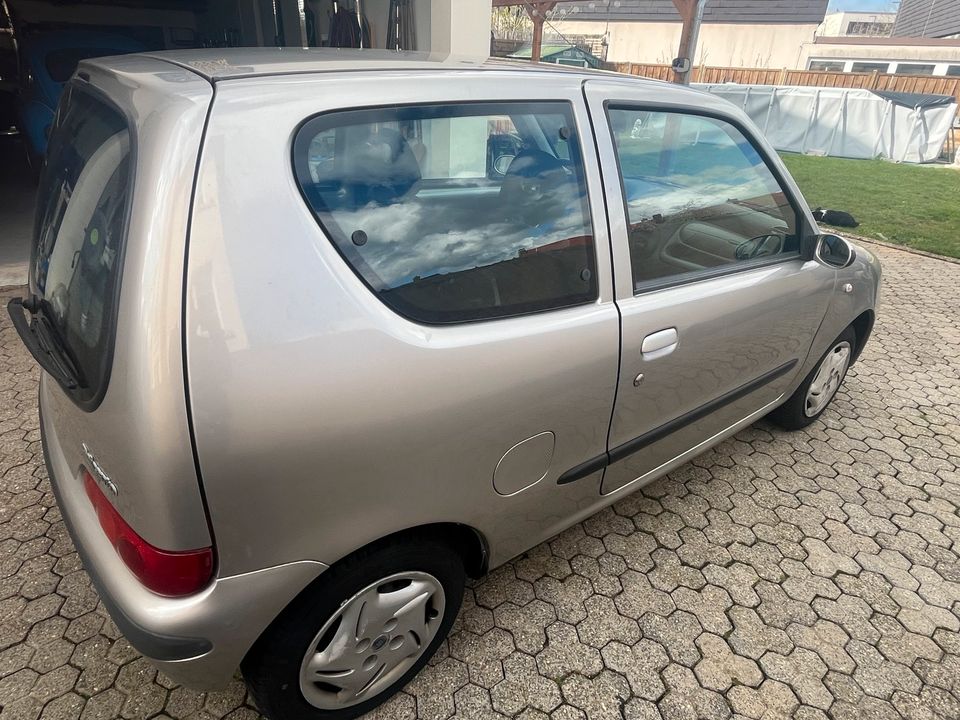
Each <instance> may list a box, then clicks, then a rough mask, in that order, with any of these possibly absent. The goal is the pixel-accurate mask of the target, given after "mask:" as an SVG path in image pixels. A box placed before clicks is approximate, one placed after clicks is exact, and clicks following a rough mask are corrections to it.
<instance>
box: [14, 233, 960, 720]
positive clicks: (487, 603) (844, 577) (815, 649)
mask: <svg viewBox="0 0 960 720" xmlns="http://www.w3.org/2000/svg"><path fill="white" fill-rule="evenodd" d="M875 249H876V250H877V252H879V254H880V255H881V257H882V260H883V262H884V269H885V275H886V282H885V287H884V293H883V306H882V310H881V313H882V314H881V317H880V320H879V322H878V324H877V328H876V331H875V333H874V339H873V340H872V342H871V344H870V345H869V346H868V348H867V351H866V353H865V354H864V356H863V359H862V361H861V363H860V364H859V365H857V366H856V368H855V369H854V370H853V371H852V373H851V375H850V377H848V379H847V382H846V385H845V389H844V390H843V391H842V392H841V394H840V395H839V396H838V398H837V400H836V402H835V403H834V405H833V408H832V409H831V410H830V411H829V412H828V413H827V414H826V415H825V416H824V418H823V420H822V421H821V422H818V423H816V424H815V425H814V426H812V427H811V428H810V429H809V430H808V431H805V432H798V433H784V432H781V431H778V430H775V429H773V428H772V427H771V426H769V425H767V424H765V423H760V424H758V425H756V426H755V427H753V428H751V429H748V430H746V431H744V432H741V433H740V434H739V435H737V436H736V437H735V438H733V439H731V440H729V441H727V442H725V443H723V444H722V445H721V446H719V447H718V448H716V449H715V450H714V451H712V452H710V453H708V454H706V455H704V456H702V457H700V458H699V459H697V460H695V461H694V462H693V463H691V464H688V465H686V466H684V467H683V468H681V469H680V470H678V471H677V472H675V473H673V474H672V475H670V476H669V477H668V478H665V479H663V480H661V481H658V482H655V483H653V484H652V485H650V486H648V487H647V488H645V489H644V490H643V491H642V492H638V493H636V494H635V495H633V496H632V497H629V498H627V499H625V500H622V501H621V502H619V503H617V504H616V505H614V506H613V507H612V508H610V509H608V510H605V511H604V512H601V513H600V514H598V515H596V516H595V517H593V518H591V519H590V520H588V521H586V522H584V523H583V524H581V525H577V526H576V527H574V528H572V529H571V530H568V531H567V532H565V533H563V534H562V535H560V536H558V537H556V538H554V539H553V540H551V541H550V542H548V543H545V544H543V545H540V546H539V547H537V548H535V549H533V550H531V551H530V552H529V553H527V555H526V556H524V557H523V558H520V559H517V560H516V561H514V562H512V563H510V564H508V565H507V566H505V567H502V568H500V569H498V570H496V571H495V572H493V573H492V574H491V575H490V576H488V577H487V578H485V579H484V580H482V581H480V582H478V583H476V584H474V585H473V587H472V589H471V590H468V592H467V596H466V598H465V605H464V608H463V611H462V613H461V615H460V618H459V620H458V622H457V625H456V626H455V631H454V632H453V634H452V635H451V637H450V639H449V641H448V642H447V643H445V645H444V646H443V647H442V648H441V651H440V653H439V654H438V656H437V658H436V659H435V660H434V661H433V662H432V664H431V666H430V667H429V668H428V669H427V670H426V671H425V672H423V673H422V674H421V675H420V677H418V678H417V679H416V680H415V681H414V682H413V683H412V684H411V685H410V686H409V688H408V689H407V691H406V692H404V693H402V694H400V695H398V696H397V697H396V698H395V699H394V700H393V701H392V702H391V703H389V704H388V705H387V706H386V707H385V708H383V709H382V710H381V711H380V713H379V715H380V716H381V717H383V718H413V717H422V718H446V717H450V716H452V715H456V716H457V717H462V718H473V717H484V718H486V717H490V718H494V717H501V716H512V717H520V718H524V719H525V720H534V719H535V718H546V717H548V716H549V717H551V718H557V719H563V720H574V719H575V718H583V717H584V716H586V717H587V718H590V719H591V720H593V719H597V720H600V719H602V718H657V717H662V718H665V719H666V720H684V719H686V718H711V719H712V718H727V717H731V716H736V717H748V718H778V717H791V716H792V717H795V718H798V719H801V718H802V719H803V720H815V719H817V718H824V717H833V718H838V719H843V718H887V717H900V716H903V717H908V718H916V719H918V720H919V719H921V718H947V719H949V720H958V718H960V514H958V509H960V265H953V264H949V263H946V262H942V261H939V260H935V259H930V258H925V257H920V256H916V255H910V254H907V253H903V252H900V251H895V250H889V249H885V248H880V247H876V248H875ZM0 323H2V325H0V328H2V329H0V476H2V480H0V523H2V524H0V623H2V625H0V628H2V629H0V706H2V707H3V711H2V713H0V718H2V720H12V719H13V718H36V717H38V716H42V717H45V718H47V717H49V718H78V717H80V718H110V719H112V718H116V717H123V718H154V717H164V718H165V717H168V716H169V717H171V718H222V717H228V718H232V719H234V720H237V719H239V718H256V717H257V713H256V711H255V710H254V709H253V708H252V703H251V702H250V700H249V699H248V698H247V697H246V694H245V691H244V688H243V685H242V683H241V682H240V681H239V680H236V681H234V682H233V684H232V685H231V686H230V687H229V688H228V689H227V690H226V691H223V692H216V693H207V694H203V693H197V692H193V691H190V690H185V689H183V688H179V687H176V686H174V685H173V684H172V683H171V682H170V681H168V680H167V679H166V678H164V677H163V676H162V675H158V674H157V672H156V671H155V670H154V669H153V668H152V667H151V665H150V664H149V663H148V662H147V661H146V660H144V659H143V658H141V657H139V656H138V654H137V653H136V652H135V651H134V650H132V649H131V647H130V646H129V644H128V643H127V642H126V641H125V640H124V639H123V638H122V637H121V636H120V635H119V633H118V632H117V630H116V628H115V627H114V625H113V623H112V622H111V621H110V620H109V619H108V618H107V615H106V613H105V611H104V610H103V607H102V605H100V604H99V601H98V598H97V595H96V592H95V591H94V590H93V589H92V588H91V586H90V582H89V579H88V578H87V575H86V574H85V573H84V571H83V569H82V568H81V567H80V562H79V561H78V559H77V555H76V553H75V552H74V550H73V547H72V545H71V542H70V539H69V537H68V536H67V534H66V531H65V530H64V526H63V523H62V522H61V519H60V514H59V512H58V510H57V508H56V505H55V503H54V500H53V495H52V494H51V491H50V487H49V484H48V481H47V479H46V472H45V470H44V468H43V464H42V460H41V451H40V438H39V432H38V430H37V413H36V408H35V405H36V382H37V370H36V368H35V367H34V365H33V363H32V362H31V361H30V359H29V358H28V357H27V355H26V353H25V352H24V351H23V350H22V348H21V347H20V345H19V343H18V341H17V339H16V337H15V333H14V331H13V330H12V329H11V327H10V324H9V322H8V321H7V320H6V314H5V313H4V319H3V320H2V321H0Z"/></svg>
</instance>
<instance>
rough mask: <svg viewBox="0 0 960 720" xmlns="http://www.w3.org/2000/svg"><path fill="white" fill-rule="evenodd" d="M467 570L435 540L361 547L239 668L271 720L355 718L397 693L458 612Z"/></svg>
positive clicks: (296, 603)
mask: <svg viewBox="0 0 960 720" xmlns="http://www.w3.org/2000/svg"><path fill="white" fill-rule="evenodd" d="M464 581H465V573H464V568H463V561H462V559H461V558H460V556H459V554H458V553H456V552H455V551H454V550H452V549H451V548H450V547H448V546H447V545H446V544H444V543H443V542H442V541H440V540H434V539H422V540H416V541H413V542H409V543H407V544H405V545H403V546H399V547H390V546H386V545H384V546H380V547H376V548H373V549H370V550H364V551H361V552H360V553H358V554H356V555H354V556H352V557H350V558H348V559H347V560H345V561H343V562H342V563H341V564H338V565H336V566H334V567H333V568H331V569H330V570H328V571H327V572H326V573H324V574H323V575H322V576H321V577H320V578H318V580H317V582H316V583H314V584H313V585H311V586H310V587H309V588H307V590H305V591H304V592H303V593H302V594H301V595H300V597H298V598H297V599H296V600H295V601H294V602H293V603H292V604H291V605H290V607H289V608H287V609H286V610H285V611H284V612H283V614H282V615H281V616H280V617H279V618H278V619H277V621H276V622H274V624H273V625H271V627H270V628H269V629H268V630H267V632H266V633H265V634H264V636H263V637H262V638H261V639H260V640H259V641H258V643H257V645H256V646H255V647H254V649H253V650H252V651H251V652H250V655H249V656H248V657H247V659H246V660H245V661H244V664H243V674H244V677H245V679H246V681H247V684H248V686H249V687H250V690H251V692H252V693H253V695H254V697H255V698H256V700H257V705H258V706H259V707H260V709H261V710H262V711H263V712H264V714H265V715H267V716H268V717H270V718H271V719H272V720H292V719H293V718H297V719H303V718H316V719H317V720H319V719H320V718H324V719H330V720H333V719H334V718H336V719H338V720H339V719H341V718H354V717H357V716H359V715H362V714H364V713H366V712H369V711H370V710H372V709H373V708H375V707H376V706H377V705H380V704H381V703H382V702H384V701H385V700H387V699H388V698H389V697H390V696H392V695H393V694H394V693H396V692H397V691H398V690H400V688H402V687H403V686H404V685H405V684H406V683H407V682H408V681H409V680H411V679H412V678H413V676H414V675H416V673H417V672H418V671H419V670H420V668H422V667H423V665H424V664H426V662H427V661H428V660H429V659H430V657H431V656H432V655H433V653H434V651H435V650H436V648H437V646H438V645H439V644H440V642H442V641H443V638H444V637H446V635H447V633H448V632H449V630H450V626H451V625H452V624H453V621H454V619H455V618H456V616H457V612H458V611H459V609H460V602H461V600H462V598H463V587H464Z"/></svg>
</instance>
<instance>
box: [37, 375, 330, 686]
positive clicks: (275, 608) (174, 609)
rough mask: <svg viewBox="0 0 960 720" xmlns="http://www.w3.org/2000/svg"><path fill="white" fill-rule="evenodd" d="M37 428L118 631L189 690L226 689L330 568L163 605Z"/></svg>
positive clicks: (287, 569) (229, 585)
mask: <svg viewBox="0 0 960 720" xmlns="http://www.w3.org/2000/svg"><path fill="white" fill-rule="evenodd" d="M43 398H44V381H41V390H40V410H41V412H40V429H41V437H42V442H43V456H44V461H45V462H46V466H47V472H48V474H49V476H50V484H51V486H52V487H53V492H54V495H55V496H56V498H57V504H58V505H59V506H60V511H61V513H62V515H63V520H64V523H65V524H66V526H67V530H68V531H69V533H70V537H71V538H72V539H73V542H74V545H75V546H76V548H77V552H78V553H79V555H80V558H81V560H82V561H83V565H84V568H85V569H86V571H87V573H88V574H89V575H90V578H91V580H92V581H93V584H94V586H95V587H96V588H97V591H98V592H99V594H100V597H101V599H102V600H103V604H104V606H106V608H107V611H108V612H109V613H110V616H111V617H112V618H113V620H114V622H115V623H116V625H117V627H118V628H119V630H120V631H121V632H122V633H123V634H124V636H126V638H127V639H128V640H129V641H130V643H131V644H132V645H133V646H134V647H135V648H136V649H137V650H138V651H139V652H141V653H142V654H143V655H145V656H146V657H147V658H149V659H151V660H152V661H154V663H155V664H156V665H157V666H158V667H159V668H160V669H161V670H162V671H163V672H164V673H166V674H167V675H168V676H169V677H170V678H171V679H173V680H174V681H176V682H178V683H181V684H183V685H187V686H190V687H195V688H201V689H212V688H216V687H221V686H223V685H225V684H226V683H227V682H228V681H229V680H230V679H231V677H232V676H233V674H234V672H235V671H236V669H237V667H238V666H239V664H240V661H241V660H242V659H243V657H244V655H245V654H246V653H247V651H248V650H249V649H250V647H251V646H252V645H253V643H254V642H255V641H256V639H257V638H258V637H259V636H260V634H261V633H262V632H263V630H264V629H266V627H267V626H268V625H269V624H270V623H271V622H272V621H273V619H274V618H275V617H276V616H277V615H278V614H279V613H280V612H281V611H282V610H283V608H284V607H286V605H287V604H288V603H289V602H290V601H291V600H292V599H293V598H294V597H295V596H296V595H297V594H298V593H299V592H300V591H301V590H302V589H303V588H304V587H306V586H307V585H308V584H309V583H310V582H311V581H312V580H313V579H314V578H316V577H317V576H318V575H319V574H320V573H321V572H323V571H324V570H326V569H327V566H326V565H324V564H322V563H319V562H314V561H306V560H305V561H299V562H292V563H286V564H284V565H278V566H275V567H271V568H266V569H263V570H257V571H255V572H250V573H244V574H242V575H234V576H231V577H222V578H216V579H215V580H214V581H213V582H212V583H211V584H210V585H209V586H208V587H207V588H205V589H204V590H202V591H201V592H199V593H197V594H195V595H191V596H188V597H184V598H166V597H161V596H159V595H156V594H154V593H152V592H150V591H149V590H147V589H146V588H145V587H143V586H142V585H141V584H140V583H139V582H138V581H137V579H136V578H135V577H134V575H133V574H132V573H131V572H130V571H129V570H128V569H127V568H126V566H125V565H124V564H123V562H122V561H121V560H120V558H119V556H118V555H117V554H116V552H115V551H114V549H113V547H112V546H111V545H110V544H109V543H108V542H107V540H106V537H105V536H104V535H103V532H102V531H101V529H100V524H99V521H98V520H97V518H96V515H95V513H94V511H93V507H92V505H91V504H90V502H89V500H88V499H87V497H86V494H85V492H84V490H83V483H82V482H81V480H80V476H79V470H80V469H79V468H70V467H69V466H68V464H67V462H66V460H65V458H64V455H63V452H62V449H61V447H60V445H59V442H58V439H57V437H56V434H55V433H54V432H53V430H52V428H51V427H50V425H49V424H48V422H49V418H45V417H44V413H43V405H44V402H43Z"/></svg>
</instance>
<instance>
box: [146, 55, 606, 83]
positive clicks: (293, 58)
mask: <svg viewBox="0 0 960 720" xmlns="http://www.w3.org/2000/svg"><path fill="white" fill-rule="evenodd" d="M144 55H147V56H149V57H152V58H155V59H157V60H164V61H166V62H170V63H174V64H175V65H179V66H181V67H183V68H186V69H188V70H192V71H193V72H195V73H197V74H199V75H201V76H203V77H205V78H206V79H207V80H209V81H210V82H219V81H222V80H230V79H236V78H247V77H261V76H268V75H290V74H299V73H322V72H358V71H385V72H389V71H395V70H403V71H418V70H434V71H438V70H506V71H509V70H514V71H518V72H545V73H566V74H573V75H582V76H584V77H597V76H601V77H613V76H615V75H614V74H613V73H608V72H604V71H602V70H592V69H587V68H577V67H570V66H565V65H555V64H552V63H543V64H538V65H534V64H531V63H530V62H526V61H522V60H520V61H516V60H505V59H502V58H480V57H470V56H463V55H455V54H451V53H428V52H410V51H393V50H374V49H364V50H358V49H352V48H351V49H341V48H297V47H281V48H271V47H263V48H259V47H258V48H203V49H197V50H164V51H160V52H150V53H144Z"/></svg>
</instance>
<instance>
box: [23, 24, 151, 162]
mask: <svg viewBox="0 0 960 720" xmlns="http://www.w3.org/2000/svg"><path fill="white" fill-rule="evenodd" d="M146 49H147V48H146V47H145V46H144V45H143V44H142V43H139V42H137V41H136V40H133V39H132V38H128V37H125V36H123V35H113V34H110V33H104V32H97V31H87V30H64V31H56V32H46V33H41V34H33V35H28V36H26V37H25V38H22V39H21V44H20V57H21V63H22V64H21V72H20V91H19V95H18V99H17V122H18V124H19V127H20V132H21V133H22V135H23V138H24V140H25V142H26V145H27V152H28V155H29V157H30V160H31V163H32V164H35V166H36V167H38V166H39V163H40V162H41V161H42V160H43V157H44V156H45V155H46V152H47V133H48V132H49V131H50V126H51V125H52V124H53V115H54V113H55V112H56V109H57V102H58V101H59V100H60V93H61V92H62V91H63V85H64V83H66V82H67V80H69V79H70V77H71V76H72V75H73V73H74V71H75V70H76V69H77V63H79V62H80V61H81V60H84V59H86V58H91V57H101V56H104V55H122V54H125V53H133V52H142V51H144V50H146Z"/></svg>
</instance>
